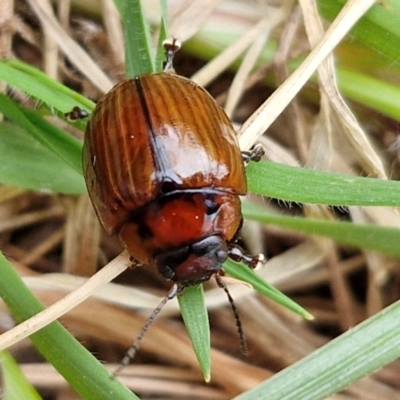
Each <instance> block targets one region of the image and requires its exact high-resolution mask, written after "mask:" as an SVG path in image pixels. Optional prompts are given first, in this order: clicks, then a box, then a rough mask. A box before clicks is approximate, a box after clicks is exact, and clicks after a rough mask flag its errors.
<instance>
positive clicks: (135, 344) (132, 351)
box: [114, 283, 182, 375]
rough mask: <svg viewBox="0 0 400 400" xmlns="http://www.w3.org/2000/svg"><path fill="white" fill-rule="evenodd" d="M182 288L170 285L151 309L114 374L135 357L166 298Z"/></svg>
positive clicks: (171, 296)
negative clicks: (163, 295) (158, 302)
mask: <svg viewBox="0 0 400 400" xmlns="http://www.w3.org/2000/svg"><path fill="white" fill-rule="evenodd" d="M181 290H182V288H181V287H179V286H178V285H177V284H176V283H175V284H174V285H173V286H172V288H171V290H170V291H169V293H168V294H167V295H166V296H165V297H164V298H163V299H162V301H161V302H160V304H159V305H158V306H157V307H156V308H155V309H154V310H153V312H152V313H151V315H150V317H149V318H148V319H147V321H146V323H145V324H144V325H143V328H142V330H141V331H140V333H139V335H138V336H137V337H136V339H135V341H134V342H133V343H132V345H131V347H129V349H128V350H127V351H126V353H125V356H124V357H123V359H122V361H121V363H120V365H119V366H118V368H117V369H116V370H115V372H114V375H118V374H119V373H120V372H121V370H122V368H124V367H126V366H127V365H129V363H130V362H131V361H132V360H133V359H134V358H135V355H136V353H137V352H138V350H139V348H140V343H141V342H142V340H143V338H144V336H145V335H146V332H147V331H148V329H149V328H150V325H151V324H152V323H153V322H154V320H155V319H156V316H157V315H158V313H159V312H160V311H161V309H162V308H163V307H164V306H165V304H166V303H167V302H168V300H171V299H173V298H174V297H175V296H176V295H177V294H178V293H179V292H180V291H181Z"/></svg>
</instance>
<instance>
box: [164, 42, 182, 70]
mask: <svg viewBox="0 0 400 400" xmlns="http://www.w3.org/2000/svg"><path fill="white" fill-rule="evenodd" d="M163 47H164V49H165V57H166V59H167V60H166V61H165V63H164V71H169V70H173V69H174V66H173V60H174V57H175V54H176V52H177V51H178V50H179V49H180V48H181V44H180V42H179V41H178V40H177V39H174V38H172V39H167V40H164V42H163Z"/></svg>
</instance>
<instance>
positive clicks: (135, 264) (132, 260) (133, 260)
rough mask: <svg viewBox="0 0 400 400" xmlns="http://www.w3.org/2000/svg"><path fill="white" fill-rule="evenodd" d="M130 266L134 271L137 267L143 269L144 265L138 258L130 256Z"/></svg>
mask: <svg viewBox="0 0 400 400" xmlns="http://www.w3.org/2000/svg"><path fill="white" fill-rule="evenodd" d="M129 261H130V263H131V264H130V265H129V268H131V269H134V268H136V267H141V266H142V265H143V263H142V262H141V261H139V260H138V259H137V258H135V257H132V256H130V257H129Z"/></svg>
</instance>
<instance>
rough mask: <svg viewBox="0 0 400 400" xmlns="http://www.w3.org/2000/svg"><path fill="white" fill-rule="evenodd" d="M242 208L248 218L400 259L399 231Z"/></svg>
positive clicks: (257, 208) (246, 206)
mask: <svg viewBox="0 0 400 400" xmlns="http://www.w3.org/2000/svg"><path fill="white" fill-rule="evenodd" d="M242 208H243V214H244V216H245V217H246V218H248V219H252V220H255V221H259V222H263V223H265V224H274V225H278V226H281V227H285V228H289V229H293V230H295V231H298V232H303V233H307V234H310V235H319V236H324V237H328V238H330V239H333V240H336V241H337V242H339V243H343V244H346V245H350V246H355V247H359V248H364V249H369V250H375V251H379V252H381V253H384V254H387V255H390V256H393V257H400V246H399V243H400V229H397V228H392V227H384V226H379V225H372V224H365V225H357V224H354V223H351V222H338V221H326V220H318V219H308V218H300V217H286V216H281V215H274V214H270V213H268V212H266V211H265V210H264V209H262V208H260V207H257V206H254V205H250V204H248V203H245V202H244V203H243V207H242Z"/></svg>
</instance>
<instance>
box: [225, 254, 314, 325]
mask: <svg viewBox="0 0 400 400" xmlns="http://www.w3.org/2000/svg"><path fill="white" fill-rule="evenodd" d="M224 271H226V272H227V273H228V275H230V276H233V277H234V278H236V279H239V280H241V281H243V282H247V283H249V284H250V285H251V286H252V287H253V288H254V289H255V290H256V291H257V292H258V293H260V294H262V295H264V296H267V297H269V298H270V299H272V300H274V301H275V302H277V303H278V304H281V305H282V306H284V307H286V308H288V309H289V310H292V311H293V312H295V313H296V314H298V315H300V316H301V317H303V318H306V319H313V316H312V315H311V314H310V313H309V312H307V311H306V310H305V309H304V308H303V307H301V306H299V305H298V304H297V303H295V302H294V301H293V300H292V299H290V298H289V297H287V296H285V295H284V294H283V293H282V292H280V291H279V290H278V289H276V288H275V287H273V286H272V285H270V284H269V283H268V282H266V281H265V280H264V279H262V278H261V277H260V276H259V275H257V274H256V273H255V272H254V271H253V270H252V269H251V268H249V267H248V266H246V265H243V264H238V263H235V262H233V261H231V260H228V261H225V263H224Z"/></svg>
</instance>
